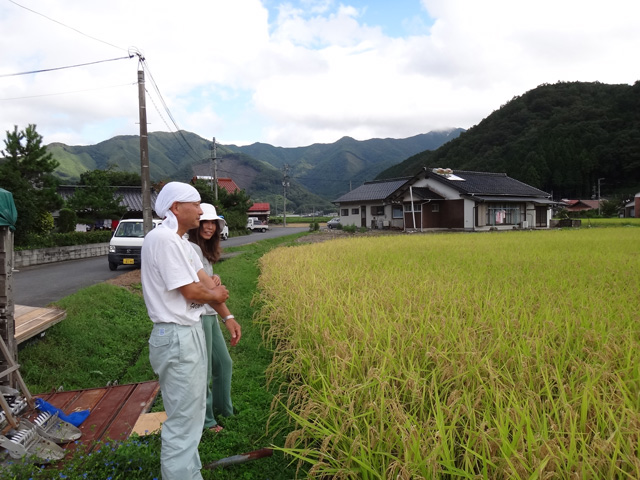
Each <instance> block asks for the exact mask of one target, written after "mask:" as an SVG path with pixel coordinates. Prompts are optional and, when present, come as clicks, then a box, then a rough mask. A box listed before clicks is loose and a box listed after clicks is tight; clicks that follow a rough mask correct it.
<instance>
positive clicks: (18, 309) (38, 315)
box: [13, 305, 67, 344]
mask: <svg viewBox="0 0 640 480" xmlns="http://www.w3.org/2000/svg"><path fill="white" fill-rule="evenodd" d="M13 316H14V320H15V330H16V331H15V337H16V343H17V344H20V343H22V342H24V341H25V340H28V339H30V338H31V337H35V336H36V335H39V334H41V333H42V332H44V331H45V330H46V329H47V328H49V327H50V326H52V325H55V324H56V323H58V322H61V321H62V320H64V319H65V318H67V312H65V311H64V310H60V309H57V308H42V307H27V306H24V305H16V306H15V308H14V314H13Z"/></svg>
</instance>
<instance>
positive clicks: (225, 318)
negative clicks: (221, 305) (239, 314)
mask: <svg viewBox="0 0 640 480" xmlns="http://www.w3.org/2000/svg"><path fill="white" fill-rule="evenodd" d="M230 318H236V317H234V316H233V315H227V316H226V317H220V320H222V323H227V320H229V319H230Z"/></svg>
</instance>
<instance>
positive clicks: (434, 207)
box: [431, 203, 440, 213]
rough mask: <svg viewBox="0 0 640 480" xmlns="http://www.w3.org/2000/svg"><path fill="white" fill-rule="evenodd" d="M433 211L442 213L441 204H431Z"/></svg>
mask: <svg viewBox="0 0 640 480" xmlns="http://www.w3.org/2000/svg"><path fill="white" fill-rule="evenodd" d="M431 211H432V212H433V213H438V212H439V211H440V204H439V203H432V204H431Z"/></svg>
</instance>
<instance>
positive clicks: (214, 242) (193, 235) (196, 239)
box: [188, 220, 222, 263]
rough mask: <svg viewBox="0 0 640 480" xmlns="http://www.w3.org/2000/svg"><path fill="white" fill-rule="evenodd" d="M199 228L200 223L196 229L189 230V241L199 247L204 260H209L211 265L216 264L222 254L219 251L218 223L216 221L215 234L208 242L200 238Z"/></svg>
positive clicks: (200, 226)
mask: <svg viewBox="0 0 640 480" xmlns="http://www.w3.org/2000/svg"><path fill="white" fill-rule="evenodd" d="M203 221H207V220H203ZM201 228H202V221H201V222H200V225H198V228H192V229H191V230H189V232H188V233H189V241H190V242H193V243H195V244H196V245H198V246H199V247H200V249H201V250H202V255H203V256H204V258H206V259H207V260H209V261H210V262H211V263H216V262H217V261H218V260H220V255H221V254H222V251H221V249H220V222H219V221H217V220H216V232H215V233H214V234H213V236H212V237H211V238H210V239H209V240H205V239H204V238H202V237H201V236H200V229H201Z"/></svg>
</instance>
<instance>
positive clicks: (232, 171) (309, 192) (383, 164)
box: [47, 129, 463, 213]
mask: <svg viewBox="0 0 640 480" xmlns="http://www.w3.org/2000/svg"><path fill="white" fill-rule="evenodd" d="M462 131H463V130H462V129H453V130H449V131H442V132H430V133H426V134H421V135H416V136H413V137H410V138H405V139H392V138H387V139H370V140H364V141H358V140H355V139H353V138H350V137H344V138H341V139H340V140H338V141H337V142H335V143H331V144H313V145H310V146H306V147H295V148H285V147H274V146H272V145H269V144H265V143H254V144H252V145H248V146H237V145H220V144H216V151H215V156H216V164H217V167H216V168H217V175H218V177H229V178H232V179H233V180H234V182H235V183H236V184H237V185H238V186H239V187H240V188H241V189H244V190H245V191H246V192H247V194H249V195H250V196H251V198H252V200H254V201H256V202H269V203H271V205H272V209H273V210H276V209H277V208H278V204H280V205H282V203H283V201H284V200H283V193H284V192H283V185H282V183H283V180H284V177H285V174H286V175H287V182H288V184H289V186H288V188H287V192H286V195H287V198H286V201H287V208H288V211H295V210H296V209H300V211H301V212H303V213H304V212H307V211H310V210H318V209H320V210H323V209H324V210H327V209H333V208H335V207H333V205H332V204H331V201H332V200H334V199H335V198H337V197H339V196H340V195H342V194H343V193H346V192H348V191H349V190H350V189H351V188H355V187H356V186H358V185H360V184H362V183H363V182H364V181H365V180H372V179H373V178H374V177H375V176H376V175H377V174H378V173H380V172H381V171H383V170H385V169H386V168H388V167H390V166H392V165H395V164H397V163H399V162H401V161H403V160H405V159H406V158H408V157H410V156H412V155H414V154H416V153H419V152H423V151H424V150H429V149H436V148H438V147H440V146H441V145H443V144H444V143H446V142H448V141H449V140H451V139H453V138H456V137H457V136H458V135H459V134H460V132H462ZM148 138H149V141H148V144H149V164H150V175H151V180H152V181H154V182H155V181H161V180H164V181H168V180H178V181H189V180H191V178H193V176H194V174H195V173H194V172H195V171H200V172H201V171H205V172H207V174H208V175H211V176H213V165H214V163H213V161H212V160H211V159H212V158H213V155H214V154H213V150H212V146H213V145H212V142H211V141H210V140H206V139H204V138H202V137H200V136H198V135H196V134H194V133H190V132H185V131H180V132H177V133H167V132H154V133H150V134H149V137H148ZM47 149H48V151H49V152H51V153H52V154H53V156H54V158H55V159H56V160H57V161H58V162H59V163H60V165H59V167H58V168H57V169H56V171H55V172H54V174H55V175H56V176H57V177H59V178H60V179H61V181H62V182H63V183H76V182H77V181H78V180H79V178H80V174H82V173H83V172H85V171H88V170H95V169H105V168H108V167H109V166H116V167H117V168H118V169H119V170H120V171H126V172H139V171H140V138H139V137H138V136H136V135H128V136H117V137H114V138H111V139H109V140H105V141H103V142H100V143H98V144H96V145H87V146H68V145H65V144H62V143H51V144H49V145H47ZM281 208H282V207H281Z"/></svg>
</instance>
